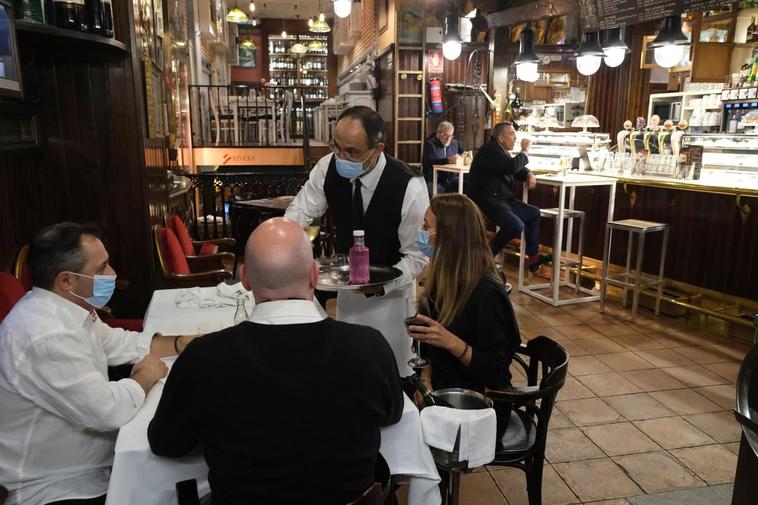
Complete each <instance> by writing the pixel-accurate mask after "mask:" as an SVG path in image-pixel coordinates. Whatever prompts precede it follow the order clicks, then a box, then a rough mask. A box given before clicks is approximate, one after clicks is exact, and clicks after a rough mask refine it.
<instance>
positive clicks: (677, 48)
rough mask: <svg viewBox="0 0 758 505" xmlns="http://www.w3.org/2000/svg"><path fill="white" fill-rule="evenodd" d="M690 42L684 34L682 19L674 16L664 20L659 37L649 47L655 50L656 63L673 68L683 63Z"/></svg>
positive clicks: (677, 15) (676, 15)
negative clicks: (685, 50)
mask: <svg viewBox="0 0 758 505" xmlns="http://www.w3.org/2000/svg"><path fill="white" fill-rule="evenodd" d="M689 45H690V41H689V40H688V39H687V37H686V36H685V35H684V33H682V17H681V16H680V15H679V14H674V15H672V16H669V17H667V18H665V19H664V20H663V24H662V25H661V29H660V30H659V31H658V36H657V37H655V40H653V41H652V42H651V43H650V45H649V46H648V47H650V48H652V49H653V56H654V58H655V62H656V63H657V64H658V65H660V66H662V67H663V68H671V67H673V66H675V65H676V64H677V63H679V62H680V61H682V57H683V56H684V49H685V47H687V46H689Z"/></svg>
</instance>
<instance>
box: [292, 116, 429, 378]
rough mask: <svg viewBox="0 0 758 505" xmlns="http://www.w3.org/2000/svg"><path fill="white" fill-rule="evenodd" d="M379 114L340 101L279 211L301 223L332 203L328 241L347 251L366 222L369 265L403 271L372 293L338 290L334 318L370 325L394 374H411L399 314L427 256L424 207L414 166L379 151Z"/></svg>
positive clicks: (410, 299) (409, 301) (406, 308)
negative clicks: (327, 136) (303, 177)
mask: <svg viewBox="0 0 758 505" xmlns="http://www.w3.org/2000/svg"><path fill="white" fill-rule="evenodd" d="M383 139H384V120H383V119H382V117H381V116H380V115H379V114H378V113H377V112H376V111H374V110H372V109H370V108H369V107H364V106H355V107H350V108H349V109H346V110H345V111H344V112H343V113H342V114H341V115H340V117H339V120H338V121H337V127H336V129H335V132H334V139H333V140H332V142H331V144H330V147H331V149H332V152H333V154H328V155H326V156H324V157H323V158H321V159H320V160H319V161H318V163H317V164H316V166H315V167H314V168H313V170H312V171H311V174H310V177H309V178H308V181H307V182H306V183H305V186H303V188H302V189H301V190H300V192H299V193H298V194H297V196H296V197H295V199H294V200H293V201H292V203H291V204H290V206H289V207H288V208H287V212H286V213H285V217H287V218H289V219H292V220H294V221H297V222H298V223H299V224H300V225H301V226H307V225H309V224H311V223H312V222H313V220H314V219H316V218H319V217H321V216H322V215H323V214H324V213H325V212H326V211H327V209H330V210H331V213H332V218H333V219H334V223H335V228H336V233H337V237H336V241H335V249H336V252H337V253H339V254H346V253H347V252H348V250H349V249H350V247H351V246H352V244H353V230H365V232H366V246H367V247H368V249H369V258H370V262H371V264H372V265H386V266H390V265H392V266H394V267H396V268H398V269H400V270H401V271H402V272H403V275H402V276H401V277H400V278H399V279H397V280H396V281H393V282H392V283H390V284H388V285H386V286H385V287H384V289H383V292H380V293H379V294H378V295H377V296H373V297H368V296H367V295H365V294H363V293H359V292H354V291H347V290H340V291H339V292H338V294H337V319H339V320H341V321H346V322H350V323H357V324H364V325H367V326H372V327H374V328H376V329H378V330H379V331H381V332H382V334H383V335H384V337H385V338H386V339H387V341H388V342H389V344H390V346H391V347H392V350H393V352H394V353H395V359H396V361H397V366H398V370H399V371H400V375H401V376H405V375H410V373H411V370H410V368H409V367H408V359H410V357H411V339H410V337H408V333H407V331H406V329H405V325H404V324H403V319H404V318H405V317H406V316H407V315H409V313H410V312H412V311H413V309H411V307H413V306H414V305H415V284H414V279H415V278H416V277H417V276H418V275H419V274H420V273H421V271H422V270H423V269H424V267H425V266H426V264H427V259H426V257H425V256H424V255H423V254H422V253H421V251H420V250H419V248H418V246H417V245H416V237H417V235H418V230H419V228H420V227H421V225H422V224H423V222H424V213H425V212H426V209H427V208H428V207H429V196H428V194H427V189H426V185H425V184H424V179H423V178H422V176H421V174H420V173H418V172H416V171H414V170H413V169H411V168H409V167H408V166H407V165H406V164H405V163H403V162H402V161H400V160H397V159H395V158H393V157H391V156H388V155H386V154H384V143H383Z"/></svg>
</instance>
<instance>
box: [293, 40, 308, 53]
mask: <svg viewBox="0 0 758 505" xmlns="http://www.w3.org/2000/svg"><path fill="white" fill-rule="evenodd" d="M290 52H291V53H292V54H305V53H307V52H308V48H307V47H305V45H304V44H301V43H299V42H298V43H297V44H293V45H292V47H290Z"/></svg>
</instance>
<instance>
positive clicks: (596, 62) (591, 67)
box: [576, 55, 603, 75]
mask: <svg viewBox="0 0 758 505" xmlns="http://www.w3.org/2000/svg"><path fill="white" fill-rule="evenodd" d="M602 60H603V59H602V58H601V57H600V56H592V55H588V56H577V57H576V69H577V70H578V71H579V73H580V74H582V75H592V74H594V73H595V72H597V71H598V70H599V69H600V62H601V61H602Z"/></svg>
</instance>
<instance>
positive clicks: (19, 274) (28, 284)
mask: <svg viewBox="0 0 758 505" xmlns="http://www.w3.org/2000/svg"><path fill="white" fill-rule="evenodd" d="M28 257H29V244H25V245H23V246H21V249H19V250H18V254H17V255H16V261H15V263H14V265H13V275H15V276H16V279H18V280H19V281H21V285H22V286H24V289H26V290H27V291H29V290H30V289H32V274H31V272H29V262H28Z"/></svg>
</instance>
